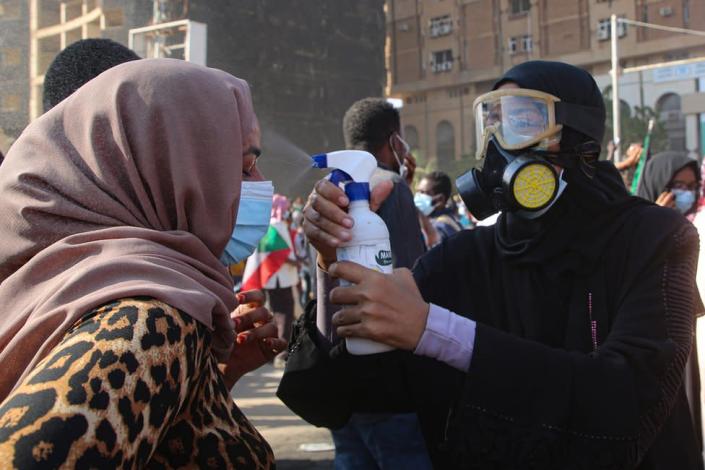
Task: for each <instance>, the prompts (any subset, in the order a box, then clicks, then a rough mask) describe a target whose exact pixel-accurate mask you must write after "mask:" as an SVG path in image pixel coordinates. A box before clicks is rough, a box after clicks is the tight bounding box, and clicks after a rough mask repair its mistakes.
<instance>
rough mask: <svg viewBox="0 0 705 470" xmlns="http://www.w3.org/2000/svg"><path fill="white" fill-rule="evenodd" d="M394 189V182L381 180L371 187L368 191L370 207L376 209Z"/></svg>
mask: <svg viewBox="0 0 705 470" xmlns="http://www.w3.org/2000/svg"><path fill="white" fill-rule="evenodd" d="M393 189H394V183H393V182H391V181H382V182H381V183H379V184H378V185H377V186H375V187H374V189H372V192H371V193H370V209H371V210H372V211H376V210H377V209H379V206H381V205H382V203H383V202H384V201H385V200H386V199H387V198H388V197H389V195H390V194H391V193H392V190H393Z"/></svg>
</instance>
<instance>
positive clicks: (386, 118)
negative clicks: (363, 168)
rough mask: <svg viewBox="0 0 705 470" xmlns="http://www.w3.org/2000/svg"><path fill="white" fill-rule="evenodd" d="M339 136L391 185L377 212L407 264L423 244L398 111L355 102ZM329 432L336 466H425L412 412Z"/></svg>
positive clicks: (322, 288) (324, 291)
mask: <svg viewBox="0 0 705 470" xmlns="http://www.w3.org/2000/svg"><path fill="white" fill-rule="evenodd" d="M343 134H344V137H345V146H346V148H348V149H354V150H365V151H368V152H370V153H371V154H372V155H374V157H375V158H376V159H377V164H378V166H379V168H378V169H377V170H376V171H375V174H374V175H373V176H372V179H371V181H370V183H371V186H372V187H373V188H374V187H375V186H376V185H378V184H380V183H381V182H384V181H391V182H392V183H393V189H392V192H391V194H390V196H389V197H388V198H387V200H386V201H385V202H384V204H382V206H381V207H380V208H379V210H378V211H377V213H378V214H379V216H380V217H381V218H382V219H383V220H384V222H385V223H386V224H387V228H388V229H389V236H390V244H391V248H392V259H393V264H394V267H395V268H402V267H403V268H411V267H412V266H413V265H414V263H415V262H416V259H417V258H418V257H419V256H421V255H422V254H423V253H424V252H425V245H424V241H423V236H422V234H421V228H420V227H419V222H418V217H417V211H416V207H415V206H414V198H413V195H412V194H411V190H410V189H409V186H408V184H407V182H406V181H405V179H404V178H403V177H402V175H401V173H405V174H404V176H406V177H409V176H411V177H412V178H413V170H414V168H415V167H414V166H413V164H411V166H410V168H409V170H404V166H405V165H404V163H405V162H406V163H407V165H408V164H409V163H410V162H411V160H410V153H409V146H408V144H407V143H406V142H405V141H404V139H403V137H402V135H401V120H400V117H399V111H398V110H397V109H395V108H394V107H393V106H392V105H391V104H390V103H388V102H387V101H386V100H383V99H378V98H365V99H363V100H360V101H357V102H356V103H354V104H353V105H352V106H351V107H350V109H349V110H348V111H347V112H346V113H345V117H344V118H343ZM385 184H389V183H385ZM333 287H334V284H333V283H332V282H327V283H321V282H319V284H318V297H319V298H320V297H322V296H323V297H326V296H327V295H328V294H329V292H330V290H331V289H332V288H333ZM332 434H333V441H334V443H335V468H336V470H349V469H363V468H364V469H376V468H379V469H397V468H399V469H401V468H409V469H416V470H422V469H427V468H431V462H430V459H429V457H428V454H427V451H426V447H425V444H424V440H423V436H422V434H421V429H420V426H419V422H418V418H417V416H416V413H404V414H390V413H383V414H381V413H353V415H352V417H351V418H350V421H349V422H348V424H346V425H345V426H344V427H343V428H342V429H339V430H334V431H332Z"/></svg>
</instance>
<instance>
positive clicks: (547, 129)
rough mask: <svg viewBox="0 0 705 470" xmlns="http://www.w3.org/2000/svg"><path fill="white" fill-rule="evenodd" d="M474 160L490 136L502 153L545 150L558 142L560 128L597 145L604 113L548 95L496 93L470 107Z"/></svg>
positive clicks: (517, 90) (515, 90)
mask: <svg viewBox="0 0 705 470" xmlns="http://www.w3.org/2000/svg"><path fill="white" fill-rule="evenodd" d="M473 111H474V113H475V131H476V136H475V137H476V140H475V141H476V142H477V153H476V155H475V156H476V157H477V158H478V159H480V158H482V157H483V156H484V155H485V153H486V152H487V144H488V143H489V141H490V137H491V136H493V135H494V136H495V139H496V140H497V143H498V144H499V145H500V146H501V147H502V148H503V149H505V150H520V149H525V148H528V147H534V146H535V147H536V148H537V149H543V150H545V149H546V148H547V147H548V146H549V145H550V144H552V143H555V142H558V141H559V140H560V131H561V129H562V128H563V125H567V126H569V127H571V128H573V129H576V130H578V131H581V132H583V133H584V134H586V135H588V136H590V137H591V138H593V139H595V141H597V142H600V141H601V140H602V136H603V134H604V123H605V117H604V110H601V109H599V108H592V107H588V106H583V105H579V104H574V103H566V102H563V101H561V100H560V98H557V97H555V96H553V95H551V94H548V93H544V92H541V91H537V90H531V89H527V88H513V89H505V90H496V91H491V92H489V93H485V94H484V95H481V96H479V97H478V98H477V99H476V100H475V102H474V103H473Z"/></svg>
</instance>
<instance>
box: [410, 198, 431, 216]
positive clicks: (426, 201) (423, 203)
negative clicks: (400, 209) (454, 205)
mask: <svg viewBox="0 0 705 470" xmlns="http://www.w3.org/2000/svg"><path fill="white" fill-rule="evenodd" d="M414 204H415V205H416V208H417V209H418V210H419V211H421V213H422V214H423V215H429V214H431V212H433V209H434V207H433V198H432V197H431V196H429V195H428V194H423V193H416V194H414Z"/></svg>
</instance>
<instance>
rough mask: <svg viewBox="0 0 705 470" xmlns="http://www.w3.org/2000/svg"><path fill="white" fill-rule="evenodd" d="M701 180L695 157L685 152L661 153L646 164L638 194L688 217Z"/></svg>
mask: <svg viewBox="0 0 705 470" xmlns="http://www.w3.org/2000/svg"><path fill="white" fill-rule="evenodd" d="M701 179H702V178H701V175H700V167H699V165H698V161H697V160H696V159H694V158H691V157H689V156H688V155H686V153H685V152H678V151H667V152H661V153H657V154H656V155H654V156H653V157H651V158H650V159H649V161H648V162H647V163H646V168H645V170H644V176H643V177H642V179H641V183H640V184H639V189H638V194H639V197H643V198H644V199H648V200H649V201H651V202H655V203H656V204H657V205H659V206H662V207H670V208H671V209H676V210H677V211H678V212H680V213H681V214H683V215H685V216H690V215H693V214H695V210H696V208H697V202H698V196H699V195H700V181H701Z"/></svg>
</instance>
